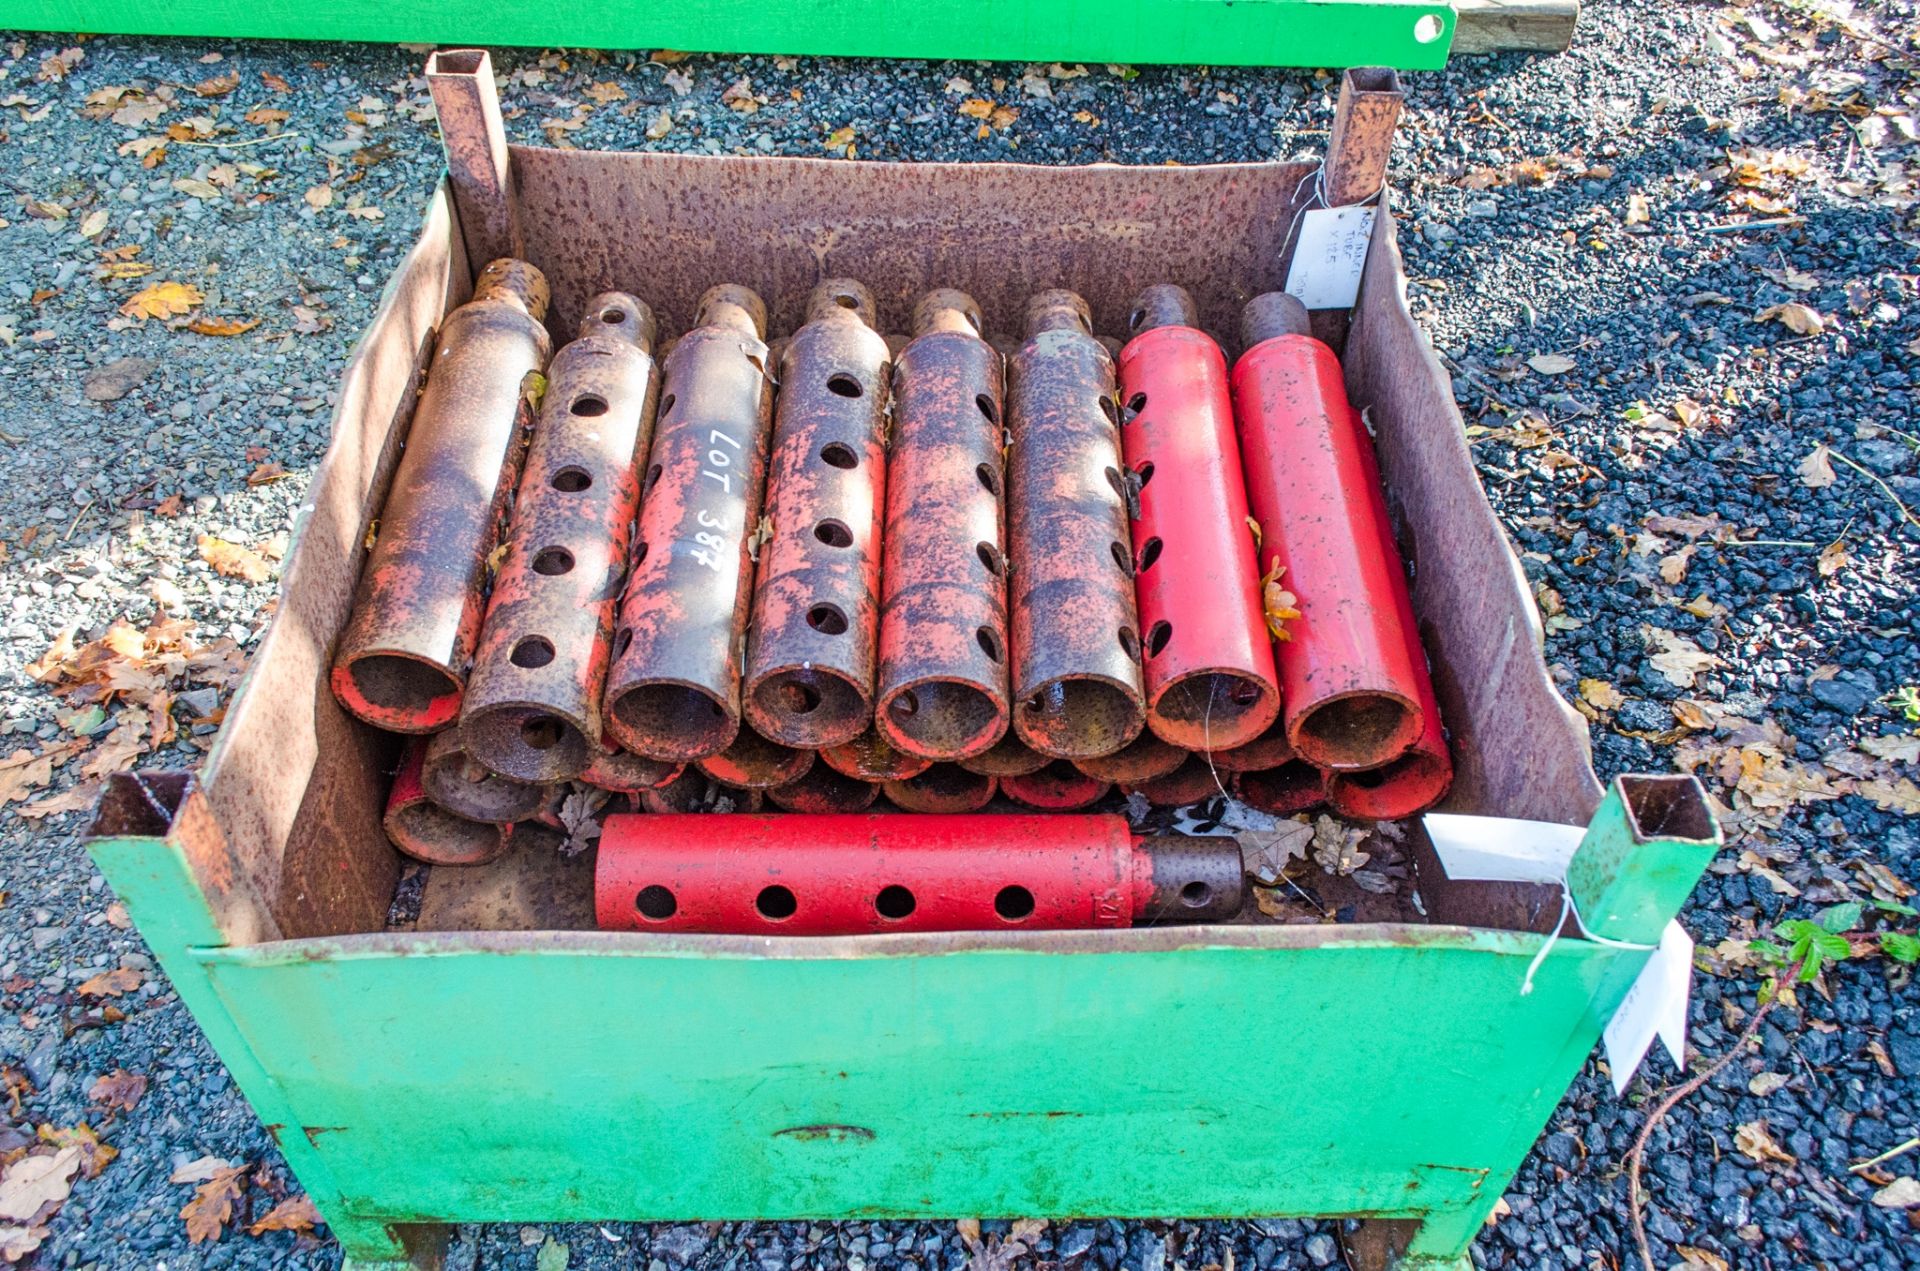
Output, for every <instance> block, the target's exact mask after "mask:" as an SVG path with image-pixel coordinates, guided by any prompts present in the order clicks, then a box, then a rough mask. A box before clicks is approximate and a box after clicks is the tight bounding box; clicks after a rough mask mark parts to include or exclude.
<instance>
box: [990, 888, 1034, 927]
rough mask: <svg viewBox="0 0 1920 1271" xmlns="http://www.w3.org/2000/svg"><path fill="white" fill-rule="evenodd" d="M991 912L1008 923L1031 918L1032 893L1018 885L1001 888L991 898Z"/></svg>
mask: <svg viewBox="0 0 1920 1271" xmlns="http://www.w3.org/2000/svg"><path fill="white" fill-rule="evenodd" d="M993 912H995V913H997V914H999V915H1000V916H1001V917H1002V918H1004V919H1006V920H1007V921H1008V922H1019V921H1020V920H1021V919H1023V918H1030V917H1032V916H1033V893H1032V892H1030V891H1028V890H1027V889H1026V888H1024V887H1022V886H1020V885H1019V884H1018V883H1015V884H1013V885H1012V886H1010V887H1002V888H1001V889H1000V891H999V892H998V894H996V895H995V896H994V898H993Z"/></svg>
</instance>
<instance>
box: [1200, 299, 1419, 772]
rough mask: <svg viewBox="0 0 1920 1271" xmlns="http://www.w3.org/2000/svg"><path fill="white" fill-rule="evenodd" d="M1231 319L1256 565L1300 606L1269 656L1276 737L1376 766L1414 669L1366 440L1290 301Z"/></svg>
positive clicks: (1410, 737) (1415, 697)
mask: <svg viewBox="0 0 1920 1271" xmlns="http://www.w3.org/2000/svg"><path fill="white" fill-rule="evenodd" d="M1245 326H1246V339H1247V345H1248V348H1247V351H1246V352H1245V353H1243V354H1241V356H1240V360H1239V361H1238V362H1237V363H1236V364H1235V365H1234V368H1233V399H1234V412H1235V415H1236V417H1237V421H1238V423H1239V427H1240V448H1241V454H1242V456H1243V457H1244V459H1245V462H1246V476H1247V493H1248V496H1249V497H1248V502H1249V503H1250V504H1251V506H1252V508H1253V515H1254V518H1255V519H1256V520H1257V521H1258V522H1259V525H1260V529H1261V547H1260V566H1261V573H1262V575H1263V576H1275V575H1274V571H1276V570H1277V571H1278V574H1277V576H1275V577H1276V581H1277V584H1278V585H1279V586H1280V587H1283V588H1285V589H1286V590H1287V591H1290V592H1292V593H1293V594H1294V595H1295V596H1296V597H1297V599H1296V600H1295V602H1294V605H1293V607H1294V608H1295V609H1297V610H1298V611H1299V613H1300V616H1299V617H1298V618H1294V619H1290V620H1287V621H1286V622H1285V624H1284V627H1283V635H1284V638H1283V639H1281V640H1279V641H1277V647H1276V648H1275V650H1274V654H1275V657H1276V659H1277V661H1278V663H1279V668H1280V680H1281V691H1282V700H1283V701H1284V703H1285V706H1284V714H1285V719H1286V732H1287V740H1288V742H1289V743H1290V744H1291V745H1292V746H1293V748H1294V750H1295V752H1297V753H1298V754H1299V755H1300V757H1301V758H1303V759H1306V760H1308V761H1310V762H1312V763H1314V764H1317V765H1318V766H1320V767H1323V768H1335V769H1363V768H1377V767H1379V766H1380V765H1381V764H1384V763H1386V762H1387V761H1389V760H1391V759H1393V758H1394V757H1395V756H1396V755H1399V754H1400V753H1401V752H1402V751H1404V750H1406V749H1407V747H1408V746H1410V745H1412V744H1413V742H1414V739H1415V738H1416V737H1418V736H1419V735H1420V730H1421V722H1422V721H1421V716H1420V705H1419V691H1420V690H1419V685H1420V681H1421V680H1422V679H1424V678H1425V677H1424V675H1423V674H1421V673H1419V672H1417V671H1416V669H1415V667H1414V665H1413V663H1412V661H1411V660H1410V659H1409V658H1408V656H1407V647H1408V646H1407V642H1406V633H1405V632H1404V631H1403V630H1402V629H1401V621H1400V611H1399V607H1398V605H1397V604H1396V597H1401V596H1404V594H1405V592H1406V587H1407V580H1406V572H1405V570H1404V569H1403V568H1402V566H1401V564H1400V556H1399V553H1398V552H1397V551H1395V550H1394V546H1393V542H1392V540H1391V538H1389V537H1387V536H1386V535H1384V534H1382V533H1381V527H1382V526H1384V525H1385V524H1386V507H1385V499H1384V496H1383V494H1382V492H1381V489H1380V483H1379V481H1378V479H1377V477H1376V476H1375V475H1374V469H1373V466H1372V462H1371V457H1370V455H1369V454H1368V451H1369V450H1370V449H1371V444H1372V443H1371V442H1370V441H1369V439H1368V437H1367V434H1366V429H1365V426H1364V425H1363V424H1362V423H1361V422H1360V417H1359V415H1358V413H1357V412H1355V411H1354V409H1353V407H1352V406H1350V405H1349V404H1348V402H1347V395H1346V389H1345V387H1344V386H1343V384H1342V381H1341V373H1340V363H1339V361H1338V359H1336V358H1335V357H1334V355H1333V350H1331V349H1329V348H1328V347H1327V346H1326V345H1325V344H1322V343H1321V342H1320V341H1318V340H1315V339H1313V338H1312V337H1310V336H1307V335H1304V334H1302V332H1303V331H1304V330H1305V329H1306V310H1304V309H1302V308H1301V307H1300V305H1299V302H1298V301H1296V300H1294V299H1293V298H1292V297H1291V296H1286V295H1285V294H1284V293H1277V292H1276V293H1270V294H1269V295H1266V296H1261V297H1259V298H1257V299H1256V300H1254V301H1253V302H1252V303H1251V304H1249V305H1248V306H1247V310H1246V315H1245Z"/></svg>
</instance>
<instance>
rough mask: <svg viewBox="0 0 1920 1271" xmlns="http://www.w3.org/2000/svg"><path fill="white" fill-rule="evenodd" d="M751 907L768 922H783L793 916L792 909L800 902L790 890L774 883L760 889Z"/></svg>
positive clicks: (796, 907) (797, 906)
mask: <svg viewBox="0 0 1920 1271" xmlns="http://www.w3.org/2000/svg"><path fill="white" fill-rule="evenodd" d="M753 907H754V908H755V909H758V910H759V911H760V916H761V917H762V918H765V919H767V920H768V921H769V922H784V921H786V920H787V919H788V918H791V917H793V914H794V911H795V910H796V909H798V908H800V902H799V901H797V900H795V899H794V898H793V893H792V892H790V891H788V890H787V889H786V888H785V887H782V886H781V885H780V884H779V883H775V884H774V885H773V886H771V887H762V888H761V889H760V894H759V895H758V896H755V897H754V898H753Z"/></svg>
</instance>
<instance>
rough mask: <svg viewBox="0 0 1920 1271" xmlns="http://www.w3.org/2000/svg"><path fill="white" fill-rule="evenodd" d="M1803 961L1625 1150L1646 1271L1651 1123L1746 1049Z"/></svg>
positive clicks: (1637, 1242) (1649, 1260)
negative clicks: (1643, 1184) (1644, 1176)
mask: <svg viewBox="0 0 1920 1271" xmlns="http://www.w3.org/2000/svg"><path fill="white" fill-rule="evenodd" d="M1804 965H1806V959H1805V958H1802V959H1801V960H1800V961H1798V962H1795V963H1794V964H1793V965H1792V966H1790V967H1788V968H1787V969H1786V970H1784V971H1782V972H1780V973H1779V975H1777V976H1775V977H1774V981H1773V987H1772V990H1771V991H1770V992H1768V994H1767V1000H1766V1001H1764V1002H1762V1003H1761V1004H1760V1009H1759V1010H1756V1011H1755V1012H1754V1013H1753V1014H1752V1015H1751V1016H1749V1017H1748V1018H1747V1022H1746V1024H1745V1026H1743V1027H1742V1028H1741V1029H1740V1035H1739V1036H1738V1037H1735V1038H1734V1039H1733V1045H1731V1046H1729V1047H1727V1049H1726V1053H1725V1054H1723V1055H1721V1056H1720V1058H1718V1059H1716V1060H1714V1061H1713V1062H1712V1063H1711V1064H1708V1065H1707V1066H1706V1067H1705V1068H1703V1069H1701V1070H1700V1071H1699V1072H1698V1073H1695V1074H1694V1075H1693V1076H1692V1077H1689V1078H1688V1079H1687V1080H1686V1081H1684V1082H1682V1083H1681V1084H1680V1085H1678V1086H1675V1087H1674V1088H1673V1090H1672V1091H1671V1092H1670V1093H1669V1094H1668V1095H1667V1097H1666V1098H1664V1099H1662V1100H1661V1101H1660V1102H1659V1103H1658V1104H1657V1105H1656V1106H1655V1107H1654V1109H1653V1111H1652V1112H1649V1113H1648V1114H1647V1119H1646V1120H1645V1121H1643V1122H1641V1124H1640V1133H1638V1134H1636V1135H1634V1136H1633V1146H1632V1147H1631V1148H1629V1149H1628V1150H1627V1216H1628V1217H1630V1218H1632V1219H1633V1244H1634V1248H1636V1249H1638V1250H1639V1251H1640V1265H1641V1266H1642V1267H1643V1268H1644V1269H1645V1271H1659V1269H1658V1268H1657V1267H1655V1266H1654V1265H1653V1251H1652V1250H1651V1249H1649V1248H1648V1247H1647V1224H1646V1220H1645V1219H1643V1218H1642V1217H1641V1216H1640V1208H1641V1202H1642V1201H1643V1200H1644V1199H1645V1198H1644V1197H1643V1196H1642V1195H1641V1193H1640V1166H1641V1164H1642V1162H1643V1161H1644V1160H1645V1159H1646V1155H1647V1142H1648V1140H1649V1139H1651V1138H1652V1137H1653V1131H1654V1127H1656V1126H1658V1125H1659V1124H1660V1123H1661V1122H1662V1121H1664V1120H1666V1116H1667V1113H1669V1112H1671V1111H1673V1110H1674V1108H1676V1107H1678V1106H1679V1104H1680V1101H1681V1100H1683V1099H1685V1098H1686V1097H1687V1096H1688V1095H1690V1094H1692V1093H1693V1092H1694V1091H1696V1090H1698V1089H1699V1088H1700V1087H1701V1086H1704V1085H1706V1084H1707V1083H1708V1082H1709V1081H1712V1080H1713V1079H1714V1077H1715V1076H1717V1075H1718V1074H1719V1072H1720V1070H1721V1069H1722V1068H1725V1067H1726V1066H1727V1065H1728V1064H1729V1063H1731V1062H1732V1061H1733V1057H1734V1056H1735V1055H1738V1054H1739V1053H1740V1052H1741V1051H1742V1050H1744V1049H1746V1045H1747V1043H1748V1042H1750V1041H1752V1040H1753V1035H1754V1034H1755V1033H1757V1032H1758V1031H1759V1030H1760V1021H1761V1020H1763V1019H1765V1018H1766V1017H1767V1012H1768V1011H1771V1010H1772V1009H1773V1006H1774V1003H1776V1002H1778V1001H1779V1000H1780V989H1781V986H1782V985H1785V984H1789V983H1791V982H1792V981H1793V978H1794V977H1795V976H1797V975H1799V974H1800V968H1801V967H1802V966H1804Z"/></svg>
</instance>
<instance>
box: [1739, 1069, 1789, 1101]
mask: <svg viewBox="0 0 1920 1271" xmlns="http://www.w3.org/2000/svg"><path fill="white" fill-rule="evenodd" d="M1786 1084H1787V1079H1786V1078H1785V1077H1784V1076H1782V1075H1781V1074H1780V1073H1777V1072H1756V1073H1755V1074H1753V1076H1752V1078H1750V1079H1749V1080H1748V1082H1747V1089H1748V1090H1750V1091H1752V1092H1753V1093H1754V1094H1756V1095H1758V1096H1760V1097H1761V1098H1762V1099H1764V1098H1766V1097H1767V1096H1768V1095H1770V1094H1772V1093H1773V1092H1774V1091H1776V1090H1778V1089H1779V1088H1780V1087H1782V1086H1784V1085H1786Z"/></svg>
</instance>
